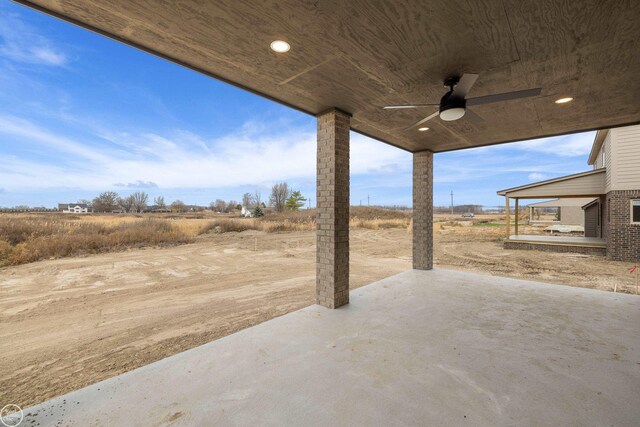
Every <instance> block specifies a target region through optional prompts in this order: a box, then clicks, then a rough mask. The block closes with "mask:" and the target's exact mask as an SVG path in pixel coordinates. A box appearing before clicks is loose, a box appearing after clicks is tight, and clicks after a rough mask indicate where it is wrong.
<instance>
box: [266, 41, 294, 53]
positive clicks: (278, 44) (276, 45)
mask: <svg viewBox="0 0 640 427" xmlns="http://www.w3.org/2000/svg"><path fill="white" fill-rule="evenodd" d="M289 49H291V46H290V45H289V43H287V42H286V41H284V40H274V41H272V42H271V50H272V51H274V52H278V53H285V52H289Z"/></svg>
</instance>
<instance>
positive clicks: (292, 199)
mask: <svg viewBox="0 0 640 427" xmlns="http://www.w3.org/2000/svg"><path fill="white" fill-rule="evenodd" d="M306 201H307V199H306V198H305V197H303V196H302V194H300V192H299V191H294V192H292V193H291V196H289V198H288V199H287V203H286V207H287V209H289V210H291V211H297V210H299V209H300V208H301V207H303V206H304V202H306Z"/></svg>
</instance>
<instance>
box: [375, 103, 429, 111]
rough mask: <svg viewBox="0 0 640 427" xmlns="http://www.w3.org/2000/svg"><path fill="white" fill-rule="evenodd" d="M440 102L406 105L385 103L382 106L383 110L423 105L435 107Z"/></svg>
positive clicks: (420, 106)
mask: <svg viewBox="0 0 640 427" xmlns="http://www.w3.org/2000/svg"><path fill="white" fill-rule="evenodd" d="M438 105H440V104H407V105H385V106H384V107H382V108H383V109H385V110H396V109H398V110H399V109H401V108H423V107H437V106H438Z"/></svg>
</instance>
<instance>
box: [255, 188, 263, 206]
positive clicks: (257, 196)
mask: <svg viewBox="0 0 640 427" xmlns="http://www.w3.org/2000/svg"><path fill="white" fill-rule="evenodd" d="M253 202H254V203H255V207H258V206H262V197H260V192H259V191H258V190H256V191H255V193H253Z"/></svg>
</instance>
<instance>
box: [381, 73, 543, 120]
mask: <svg viewBox="0 0 640 427" xmlns="http://www.w3.org/2000/svg"><path fill="white" fill-rule="evenodd" d="M477 79H478V74H468V73H465V74H463V75H462V77H458V76H453V77H449V78H448V79H446V80H445V81H444V85H445V87H448V88H449V91H448V92H447V93H445V94H444V96H443V97H442V99H440V103H439V104H407V105H387V106H385V107H384V109H386V110H392V109H400V108H423V107H439V108H438V111H436V112H435V113H433V114H430V115H428V116H427V117H425V118H424V119H422V120H420V121H418V122H416V123H414V124H412V125H411V126H409V127H408V128H407V129H410V128H412V127H415V126H418V125H421V124H422V123H424V122H426V121H428V120H431V119H433V118H434V117H438V116H440V118H441V119H442V120H444V121H446V122H450V121H454V120H458V119H461V118H462V117H463V116H464V115H465V112H466V108H467V107H468V106H472V105H482V104H491V103H494V102H503V101H511V100H514V99H521V98H528V97H531V96H538V95H540V92H542V89H541V88H534V89H525V90H517V91H515V92H505V93H498V94H495V95H487V96H479V97H477V98H467V94H468V93H469V91H470V90H471V87H473V84H474V83H475V82H476V80H477Z"/></svg>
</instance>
